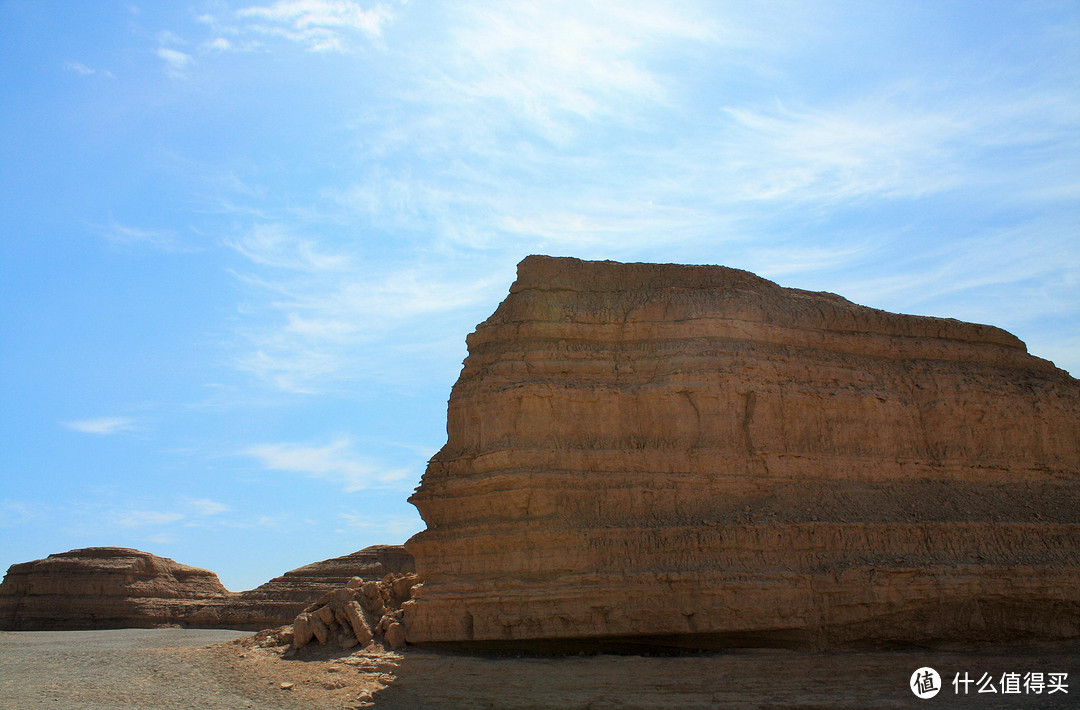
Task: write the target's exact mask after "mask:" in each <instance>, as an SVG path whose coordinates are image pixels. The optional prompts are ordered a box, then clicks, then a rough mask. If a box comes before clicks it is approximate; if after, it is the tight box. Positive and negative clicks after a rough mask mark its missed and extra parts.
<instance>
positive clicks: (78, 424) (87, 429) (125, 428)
mask: <svg viewBox="0 0 1080 710" xmlns="http://www.w3.org/2000/svg"><path fill="white" fill-rule="evenodd" d="M60 423H61V424H62V425H63V426H64V427H66V428H68V429H71V430H72V431H78V432H82V433H83V434H98V435H101V436H108V435H111V434H120V433H123V432H130V431H134V430H135V428H136V426H135V420H134V419H132V418H131V417H94V418H92V419H77V420H73V421H66V422H60Z"/></svg>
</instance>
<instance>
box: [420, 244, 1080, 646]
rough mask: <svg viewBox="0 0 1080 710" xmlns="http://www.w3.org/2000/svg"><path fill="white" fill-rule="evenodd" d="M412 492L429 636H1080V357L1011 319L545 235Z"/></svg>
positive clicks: (483, 337) (708, 640) (712, 639)
mask: <svg viewBox="0 0 1080 710" xmlns="http://www.w3.org/2000/svg"><path fill="white" fill-rule="evenodd" d="M468 346H469V356H468V358H467V359H466V361H465V366H464V369H463V370H462V373H461V376H460V378H459V379H458V382H457V383H456V384H455V386H454V389H453V392H452V394H451V398H450V404H449V409H448V414H447V430H448V440H447V443H446V445H445V446H444V447H443V449H442V450H441V451H440V452H439V453H438V454H436V456H435V457H434V458H433V459H432V460H431V462H430V464H429V466H428V469H427V471H426V473H425V474H424V477H423V481H422V484H421V486H420V487H419V489H418V490H417V492H416V493H415V494H414V495H413V496H412V498H411V499H410V500H411V501H412V502H413V503H414V504H415V505H416V506H417V508H418V509H419V511H420V513H421V515H422V516H423V518H424V520H425V521H426V522H427V526H428V527H427V530H425V531H424V532H421V533H420V534H418V535H416V536H415V537H413V538H412V539H411V540H410V541H409V542H408V543H407V544H406V549H407V550H408V551H409V552H410V553H412V554H413V555H414V556H415V559H416V567H417V572H418V574H419V575H420V576H421V577H423V579H424V584H423V585H422V586H419V587H416V588H415V589H414V591H413V597H414V598H413V601H410V602H408V603H406V604H405V606H404V608H405V610H406V612H405V627H406V630H407V632H408V637H409V642H410V643H427V642H474V643H478V642H485V643H487V642H495V643H497V642H524V643H531V642H535V641H537V640H562V639H579V640H580V639H596V638H607V637H622V638H629V639H635V640H638V641H642V642H649V643H654V642H655V643H666V644H674V645H688V646H692V647H712V646H724V645H762V644H764V645H774V644H780V645H811V646H818V647H822V646H830V645H837V644H845V643H857V642H866V643H871V644H885V643H891V642H918V643H922V642H935V641H948V640H956V641H1009V642H1015V641H1018V640H1044V639H1064V638H1077V637H1080V520H1078V511H1080V382H1078V381H1077V380H1075V379H1073V378H1072V377H1070V376H1069V375H1068V374H1067V373H1065V372H1063V371H1061V370H1059V369H1057V368H1055V367H1054V366H1053V364H1052V363H1050V362H1047V361H1046V360H1041V359H1039V358H1037V357H1033V356H1032V355H1030V354H1028V353H1027V351H1026V348H1025V346H1024V344H1023V343H1022V342H1021V341H1020V340H1018V339H1017V338H1016V337H1015V336H1013V335H1011V334H1009V333H1007V332H1005V331H1003V330H1000V329H998V328H994V327H992V326H986V325H976V324H971V323H963V322H959V321H955V320H949V319H942V318H927V317H916V316H905V315H897V314H892V313H887V312H884V311H879V310H874V309H870V308H865V307H862V306H858V305H855V304H853V303H851V302H849V301H847V300H845V299H843V298H841V297H840V296H836V295H833V294H828V293H811V292H806V291H799V290H795V289H785V288H781V287H779V286H777V285H776V284H774V283H772V282H769V281H766V280H764V279H761V278H758V277H756V276H754V275H753V274H750V273H747V272H743V271H737V270H734V269H727V268H724V267H688V266H675V265H653V264H617V263H614V262H582V261H578V260H575V259H553V258H547V257H529V258H528V259H526V260H525V261H523V262H522V263H521V264H520V265H519V270H518V279H517V281H516V282H515V283H514V284H513V286H512V287H511V289H510V295H509V296H508V297H507V298H506V300H505V301H503V303H502V304H500V306H499V308H498V309H497V310H496V312H495V313H494V314H493V315H492V316H491V317H490V318H489V319H488V320H487V321H485V322H484V323H482V324H480V325H479V326H478V327H477V329H476V332H475V333H473V334H471V335H470V336H469V337H468Z"/></svg>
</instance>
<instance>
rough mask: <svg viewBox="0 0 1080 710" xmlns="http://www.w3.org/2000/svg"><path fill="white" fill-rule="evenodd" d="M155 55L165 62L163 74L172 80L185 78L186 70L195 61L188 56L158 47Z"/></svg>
mask: <svg viewBox="0 0 1080 710" xmlns="http://www.w3.org/2000/svg"><path fill="white" fill-rule="evenodd" d="M157 55H158V57H159V58H160V59H162V60H164V62H165V73H166V74H168V75H169V76H170V77H172V78H174V79H184V78H186V77H187V72H188V69H189V68H190V67H191V65H192V64H193V63H194V61H195V60H194V59H193V58H192V56H191V55H190V54H185V53H184V52H181V51H180V50H178V49H171V48H169V47H159V48H158V51H157Z"/></svg>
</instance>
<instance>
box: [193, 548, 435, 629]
mask: <svg viewBox="0 0 1080 710" xmlns="http://www.w3.org/2000/svg"><path fill="white" fill-rule="evenodd" d="M414 569H415V567H414V565H413V559H412V555H410V554H409V553H408V552H406V551H405V548H404V547H403V546H402V545H372V546H371V547H365V548H364V549H363V550H359V551H358V552H353V553H351V554H348V555H344V556H342V557H334V558H332V559H329V560H323V561H322V562H314V563H312V564H310V565H304V566H303V567H300V568H297V569H294V570H292V571H291V572H286V573H285V574H283V575H281V576H280V577H275V578H274V579H271V580H270V581H269V582H267V583H266V584H263V585H260V586H259V587H256V588H255V589H252V590H249V591H246V592H240V593H238V594H230V595H229V596H228V597H226V598H223V599H217V600H213V601H212V602H211V603H208V604H206V605H205V606H204V607H203V608H201V609H199V610H198V611H197V612H196V613H194V614H192V615H191V617H190V618H189V619H188V623H189V624H190V625H192V626H201V627H211V628H228V629H250V630H253V631H258V630H260V629H267V628H271V627H274V626H281V625H283V624H291V623H292V621H293V619H294V618H295V617H296V616H297V615H298V614H300V613H301V612H302V611H303V610H304V608H305V607H306V606H308V605H309V604H311V603H313V602H314V601H315V600H317V599H318V598H319V597H321V596H322V595H324V594H326V593H327V592H330V591H332V590H334V589H337V588H339V587H344V586H346V584H348V583H349V582H350V580H352V579H353V578H356V577H359V578H360V579H362V580H364V581H376V580H382V579H383V578H384V577H385V576H386V575H388V574H405V573H408V572H412V571H414Z"/></svg>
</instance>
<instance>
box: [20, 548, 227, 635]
mask: <svg viewBox="0 0 1080 710" xmlns="http://www.w3.org/2000/svg"><path fill="white" fill-rule="evenodd" d="M227 594H228V591H227V590H226V589H225V587H224V586H222V584H221V582H220V581H219V580H218V578H217V575H216V574H214V573H213V572H210V571H208V570H205V569H199V568H198V567H191V566H189V565H183V564H180V563H178V562H175V561H173V560H170V559H168V558H165V557H158V556H156V555H152V554H150V553H148V552H142V551H140V550H132V549H128V548H123V547H89V548H84V549H80V550H72V551H70V552H64V553H60V554H56V555H49V556H48V557H47V558H46V559H44V560H34V561H33V562H24V563H21V564H15V565H12V566H11V567H10V568H9V569H8V572H7V574H6V575H5V576H4V581H3V583H2V584H0V629H5V630H9V631H34V630H81V629H116V628H130V627H134V628H147V627H155V626H168V625H176V624H184V622H185V619H186V618H187V617H188V616H189V615H190V614H192V613H193V612H194V611H196V610H197V609H199V608H201V607H203V606H205V605H206V604H208V603H211V602H212V601H214V600H218V599H223V598H225V597H226V595H227Z"/></svg>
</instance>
